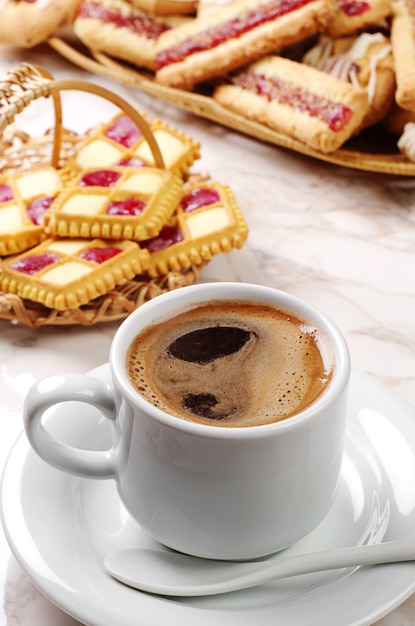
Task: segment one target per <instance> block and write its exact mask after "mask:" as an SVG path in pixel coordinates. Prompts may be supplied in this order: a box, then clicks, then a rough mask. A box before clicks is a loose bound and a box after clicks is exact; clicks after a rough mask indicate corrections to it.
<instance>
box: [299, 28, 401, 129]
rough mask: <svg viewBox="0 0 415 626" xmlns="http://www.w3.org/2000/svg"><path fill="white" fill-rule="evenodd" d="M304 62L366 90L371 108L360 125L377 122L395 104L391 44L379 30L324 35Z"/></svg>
mask: <svg viewBox="0 0 415 626" xmlns="http://www.w3.org/2000/svg"><path fill="white" fill-rule="evenodd" d="M302 62H303V63H306V64H307V65H311V66H312V67H315V68H317V69H319V70H320V71H322V72H326V73H328V74H331V75H332V76H335V77H336V78H339V79H341V80H344V81H346V82H349V83H351V84H354V85H357V86H359V87H362V88H363V89H366V90H367V96H368V103H369V108H368V111H367V113H366V115H365V117H364V119H363V121H362V123H361V126H360V129H363V128H367V127H369V126H373V125H374V124H377V123H378V122H379V121H380V120H381V119H383V118H384V117H385V115H386V114H387V113H388V111H389V109H390V107H391V106H392V103H393V101H394V97H395V87H396V81H395V69H394V63H393V58H392V46H391V44H390V41H389V38H388V37H386V36H385V35H383V34H382V33H380V32H376V33H361V34H360V35H357V36H349V37H339V38H338V39H333V38H332V37H328V36H322V37H321V38H320V40H319V42H318V43H317V44H316V45H315V46H314V47H313V48H311V50H309V51H308V52H307V53H306V54H305V56H304V57H303V59H302Z"/></svg>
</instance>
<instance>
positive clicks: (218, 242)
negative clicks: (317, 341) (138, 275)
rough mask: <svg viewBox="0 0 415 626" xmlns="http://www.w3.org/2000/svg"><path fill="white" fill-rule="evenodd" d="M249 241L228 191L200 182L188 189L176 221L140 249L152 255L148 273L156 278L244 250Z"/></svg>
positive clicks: (231, 195)
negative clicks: (214, 257) (144, 249)
mask: <svg viewBox="0 0 415 626" xmlns="http://www.w3.org/2000/svg"><path fill="white" fill-rule="evenodd" d="M247 237H248V227H247V225H246V222H245V220H244V218H243V216H242V214H241V212H240V210H239V208H238V206H237V204H236V200H235V197H234V195H233V193H232V192H231V190H230V189H229V187H227V186H226V185H220V184H219V183H215V182H212V183H208V182H206V183H204V182H199V183H195V184H191V185H189V186H186V189H185V191H184V192H183V196H182V198H181V200H180V203H179V205H178V207H177V211H176V213H175V215H174V216H173V218H172V219H171V220H170V221H169V222H168V223H166V224H165V225H164V226H163V228H162V229H161V231H160V233H159V234H158V235H157V236H156V237H153V238H151V239H148V240H147V241H142V242H140V246H141V247H143V248H146V249H147V250H148V251H149V252H150V267H149V269H148V271H147V272H148V274H149V275H150V276H151V277H156V276H159V275H163V274H167V273H168V272H169V271H171V270H173V271H180V270H183V269H187V268H189V267H190V266H191V265H192V264H196V265H200V264H201V263H204V262H206V261H210V259H211V258H212V257H213V256H214V255H216V254H220V253H221V252H230V251H231V250H232V249H233V248H241V247H242V245H243V244H244V242H245V241H246V239H247Z"/></svg>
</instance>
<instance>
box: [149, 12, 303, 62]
mask: <svg viewBox="0 0 415 626" xmlns="http://www.w3.org/2000/svg"><path fill="white" fill-rule="evenodd" d="M313 1H314V0H273V1H272V2H267V3H265V4H262V5H260V6H258V7H256V8H255V9H254V10H252V11H247V12H246V13H244V14H242V15H237V16H235V17H234V18H233V19H231V20H228V21H226V22H222V24H215V25H214V26H211V27H210V28H207V29H205V30H202V31H201V32H200V33H196V34H195V35H193V36H192V37H188V38H187V39H185V40H184V41H182V42H180V43H179V44H177V45H176V46H172V47H171V48H167V49H166V50H162V51H161V52H160V53H159V54H158V55H157V57H156V61H155V69H156V70H160V69H161V68H162V67H165V66H166V65H170V64H172V63H179V62H180V61H183V60H184V59H185V58H187V57H188V56H190V55H191V54H195V53H197V52H202V51H204V50H211V49H212V48H216V47H217V46H219V45H220V44H222V43H224V42H225V41H229V39H236V38H237V37H241V35H244V34H245V33H247V32H249V31H251V30H253V29H254V28H257V27H258V26H261V25H262V24H266V23H267V22H270V21H271V20H275V19H276V18H278V17H281V16H282V15H285V14H286V13H290V12H291V11H295V10H296V9H299V8H301V7H303V6H305V5H306V4H309V3H310V2H313Z"/></svg>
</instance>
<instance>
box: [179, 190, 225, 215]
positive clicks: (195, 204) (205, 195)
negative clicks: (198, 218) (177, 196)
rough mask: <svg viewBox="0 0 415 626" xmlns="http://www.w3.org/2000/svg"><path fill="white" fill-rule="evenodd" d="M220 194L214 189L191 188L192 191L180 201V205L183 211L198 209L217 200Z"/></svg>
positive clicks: (188, 211)
mask: <svg viewBox="0 0 415 626" xmlns="http://www.w3.org/2000/svg"><path fill="white" fill-rule="evenodd" d="M219 200H220V196H219V193H218V192H217V191H216V189H208V188H205V187H200V188H198V189H192V191H191V192H190V193H188V194H186V195H185V196H183V198H182V199H181V201H180V206H181V208H182V209H183V211H184V212H185V213H191V212H192V211H195V210H196V209H200V207H202V206H209V205H210V204H214V203H215V202H219Z"/></svg>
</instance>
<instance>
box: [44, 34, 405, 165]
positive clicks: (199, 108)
mask: <svg viewBox="0 0 415 626" xmlns="http://www.w3.org/2000/svg"><path fill="white" fill-rule="evenodd" d="M48 44H49V45H50V47H51V48H53V49H54V50H55V51H56V52H58V53H59V54H60V55H61V56H63V57H64V58H66V59H67V60H69V61H71V62H72V63H74V64H75V65H77V66H78V67H81V68H82V69H85V70H87V71H89V72H92V73H96V74H99V75H102V76H106V77H108V78H111V79H113V80H115V81H118V82H120V83H122V84H124V85H127V86H130V87H135V88H137V89H139V90H141V91H143V92H145V93H148V94H150V95H152V96H156V97H157V98H160V99H162V100H165V101H167V102H171V103H172V104H175V105H177V106H179V107H181V108H183V109H186V110H188V111H191V112H192V113H195V114H196V115H198V116H200V117H203V118H206V119H209V120H212V121H214V122H217V123H219V124H222V125H223V126H226V127H228V128H232V129H233V130H236V131H238V132H241V133H244V134H245V135H248V136H250V137H254V138H256V139H260V140H261V141H264V142H267V143H270V144H274V145H276V146H280V147H282V148H288V149H290V150H293V151H295V152H298V153H300V154H303V155H306V156H310V157H312V158H314V159H318V160H319V161H325V162H327V163H332V164H334V165H340V166H343V167H347V168H352V169H356V170H361V171H366V172H373V173H381V174H392V175H395V176H414V175H415V163H412V162H411V161H409V160H408V159H406V158H405V157H404V156H403V155H402V154H400V152H399V150H398V148H397V146H396V139H395V138H393V137H391V136H390V135H388V134H387V133H386V132H385V131H384V130H383V129H382V128H381V127H379V126H377V127H375V128H372V129H369V130H368V131H365V132H363V133H361V135H359V137H357V138H355V139H353V140H352V141H350V142H348V143H347V144H345V146H344V147H342V148H341V149H339V150H336V151H335V152H333V153H331V154H323V153H321V152H318V151H316V150H313V149H312V148H309V147H308V146H306V145H305V144H303V143H301V142H300V141H297V140H295V139H292V138H290V137H288V136H286V135H283V134H282V133H279V132H277V131H274V130H272V129H270V128H268V127H266V126H264V125H262V124H259V123H257V122H253V121H250V120H247V119H245V118H243V117H241V116H240V115H236V114H235V113H232V112H231V111H229V110H227V109H225V108H224V107H222V106H221V105H219V104H218V103H217V102H216V101H215V100H213V98H211V97H210V96H209V95H205V94H203V93H197V92H195V91H183V90H179V89H174V88H171V87H165V86H164V85H159V84H157V83H156V82H155V81H154V80H153V78H152V76H151V75H150V74H148V73H141V72H139V71H137V70H136V69H133V68H132V67H131V66H129V65H127V64H124V63H122V62H119V61H116V60H114V59H113V58H111V57H109V56H107V55H105V54H102V53H100V52H97V51H93V50H86V49H85V48H82V49H81V48H79V49H78V48H76V47H75V45H74V44H73V43H72V42H71V43H68V42H67V41H65V40H63V39H61V38H59V37H51V38H50V39H49V40H48Z"/></svg>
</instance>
